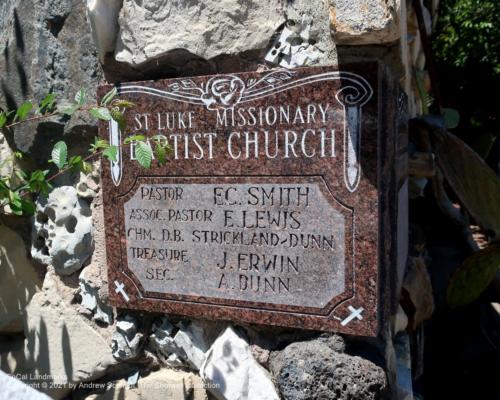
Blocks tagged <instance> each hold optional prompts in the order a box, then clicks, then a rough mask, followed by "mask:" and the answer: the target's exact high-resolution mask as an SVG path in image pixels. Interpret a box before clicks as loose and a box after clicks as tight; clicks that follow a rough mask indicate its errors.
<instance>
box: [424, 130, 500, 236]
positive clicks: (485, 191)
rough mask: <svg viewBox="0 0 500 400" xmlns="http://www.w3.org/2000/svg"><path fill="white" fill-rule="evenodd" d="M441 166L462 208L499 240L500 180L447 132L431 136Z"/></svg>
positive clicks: (465, 146) (467, 148) (476, 156)
mask: <svg viewBox="0 0 500 400" xmlns="http://www.w3.org/2000/svg"><path fill="white" fill-rule="evenodd" d="M432 135H433V136H432V139H433V144H434V146H433V147H434V153H435V154H436V161H437V164H438V166H439V167H440V168H441V170H442V171H443V174H444V176H445V177H446V180H447V181H448V183H449V185H450V186H451V188H452V189H453V191H454V192H455V193H456V194H457V196H458V197H459V199H460V201H461V202H462V204H463V205H464V206H465V208H466V209H467V210H468V211H469V213H470V214H471V215H472V216H473V217H474V219H475V220H476V222H477V223H478V224H479V225H480V226H481V227H482V228H483V229H485V230H488V231H491V232H492V233H494V234H495V235H496V237H497V238H498V237H500V180H499V178H498V177H497V176H496V175H495V173H494V172H493V171H492V170H491V168H490V167H489V166H488V165H486V163H485V162H484V161H483V160H482V159H481V157H479V155H477V154H476V153H475V152H474V151H473V150H472V149H471V148H470V147H469V146H467V145H466V144H465V143H464V142H463V141H462V140H460V139H459V138H457V137H456V136H454V135H452V134H451V133H449V132H446V131H445V130H434V131H433V132H432Z"/></svg>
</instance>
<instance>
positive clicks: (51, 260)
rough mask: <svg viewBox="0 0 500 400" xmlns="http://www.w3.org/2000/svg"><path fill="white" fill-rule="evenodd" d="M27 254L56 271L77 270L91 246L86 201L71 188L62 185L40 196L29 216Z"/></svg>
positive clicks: (89, 214) (88, 213)
mask: <svg viewBox="0 0 500 400" xmlns="http://www.w3.org/2000/svg"><path fill="white" fill-rule="evenodd" d="M32 235H33V237H32V247H31V255H32V257H33V258H34V259H36V260H38V261H40V262H41V263H43V264H46V265H53V266H54V268H55V270H56V272H57V273H59V274H61V275H69V274H72V273H73V272H75V271H78V270H79V269H80V268H81V267H82V266H83V265H84V263H85V262H86V261H87V260H88V259H89V257H90V256H91V254H92V251H93V249H94V243H93V238H92V216H91V211H90V206H89V202H88V201H87V200H85V199H82V198H79V197H78V195H77V191H76V189H75V188H73V187H71V186H62V187H59V188H57V189H54V190H53V191H52V192H51V193H50V194H49V197H48V198H45V197H40V198H39V199H38V201H37V204H36V214H35V217H34V218H33V234H32Z"/></svg>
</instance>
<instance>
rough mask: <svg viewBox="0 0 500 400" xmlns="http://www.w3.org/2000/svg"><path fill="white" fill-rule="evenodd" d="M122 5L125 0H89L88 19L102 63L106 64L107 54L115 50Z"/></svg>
mask: <svg viewBox="0 0 500 400" xmlns="http://www.w3.org/2000/svg"><path fill="white" fill-rule="evenodd" d="M122 3H123V0H87V18H88V19H89V22H90V26H91V28H92V37H93V39H94V43H95V44H96V47H97V52H98V53H99V59H100V61H101V62H104V59H105V56H106V54H107V53H110V52H113V51H114V50H115V45H116V36H117V34H118V29H119V27H118V13H119V12H120V8H121V7H122Z"/></svg>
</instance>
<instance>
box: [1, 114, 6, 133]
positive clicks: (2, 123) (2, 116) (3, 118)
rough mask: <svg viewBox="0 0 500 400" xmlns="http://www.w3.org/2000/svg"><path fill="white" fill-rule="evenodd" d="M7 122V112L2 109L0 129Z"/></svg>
mask: <svg viewBox="0 0 500 400" xmlns="http://www.w3.org/2000/svg"><path fill="white" fill-rule="evenodd" d="M6 123H7V114H5V113H4V112H3V111H2V112H1V113H0V129H1V128H3V127H4V126H5V124H6Z"/></svg>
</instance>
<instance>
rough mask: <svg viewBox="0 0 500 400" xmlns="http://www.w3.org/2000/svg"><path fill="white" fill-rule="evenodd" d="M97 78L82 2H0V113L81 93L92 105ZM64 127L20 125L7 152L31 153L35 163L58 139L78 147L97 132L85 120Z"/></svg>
mask: <svg viewBox="0 0 500 400" xmlns="http://www.w3.org/2000/svg"><path fill="white" fill-rule="evenodd" d="M99 77H100V72H99V67H98V62H97V56H96V50H95V46H94V44H93V41H92V37H91V34H90V30H89V26H88V23H87V21H86V17H85V3H84V2H76V3H75V2H73V1H72V0H30V1H28V0H6V1H5V0H4V1H2V2H0V107H2V108H4V109H15V108H17V107H18V106H19V105H20V104H21V103H23V102H24V101H27V100H34V101H37V102H38V101H40V100H41V99H43V98H44V97H45V95H47V94H48V93H49V92H53V93H55V94H56V98H57V99H59V100H64V99H67V100H72V99H73V97H74V95H75V94H76V92H77V91H78V90H79V89H80V88H81V87H85V88H86V89H87V90H88V93H89V101H95V98H94V93H95V87H96V86H97V82H98V80H99ZM82 114H83V113H82ZM64 122H65V121H62V120H57V119H56V120H52V121H50V122H44V123H41V124H34V123H33V124H31V123H27V124H23V125H20V126H18V127H16V129H15V131H14V132H13V134H11V136H10V137H8V138H7V139H8V140H9V144H10V145H11V147H16V148H18V149H20V150H21V151H23V152H32V154H33V156H34V157H35V159H36V160H37V161H39V162H41V161H45V160H46V159H47V158H49V157H48V155H49V154H50V151H51V149H52V146H53V144H54V143H55V142H56V141H57V140H59V139H60V138H61V136H62V135H66V134H71V135H75V136H76V135H78V138H79V140H78V141H77V142H80V143H81V141H82V137H85V136H87V137H90V136H94V135H95V134H96V132H97V130H96V127H95V124H94V122H93V121H92V120H91V119H89V118H73V119H72V120H71V121H70V122H69V123H68V124H65V123H64ZM35 149H36V150H35Z"/></svg>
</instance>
